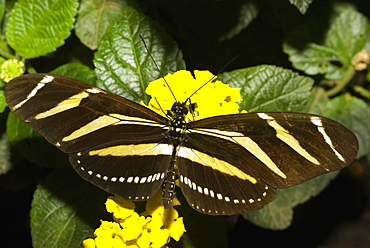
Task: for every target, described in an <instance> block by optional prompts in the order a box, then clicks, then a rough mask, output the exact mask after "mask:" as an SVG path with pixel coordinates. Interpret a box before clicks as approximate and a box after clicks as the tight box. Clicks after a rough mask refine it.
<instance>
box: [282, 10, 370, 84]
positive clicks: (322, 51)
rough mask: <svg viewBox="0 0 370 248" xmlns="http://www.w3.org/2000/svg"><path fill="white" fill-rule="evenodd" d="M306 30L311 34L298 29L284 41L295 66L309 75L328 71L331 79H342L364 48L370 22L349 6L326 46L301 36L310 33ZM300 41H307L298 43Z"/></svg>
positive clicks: (335, 23)
mask: <svg viewBox="0 0 370 248" xmlns="http://www.w3.org/2000/svg"><path fill="white" fill-rule="evenodd" d="M349 23H350V25H348V24H349ZM300 28H301V27H300ZM301 29H302V28H301ZM304 32H306V33H307V31H304V30H298V29H296V30H295V31H294V32H292V33H291V35H290V37H288V39H287V40H286V41H285V42H284V44H283V49H284V52H285V53H287V54H288V55H289V60H290V61H291V62H292V63H293V66H294V67H295V68H297V69H299V70H302V71H304V72H305V73H307V74H309V75H317V74H324V75H325V78H327V79H332V80H338V79H342V78H343V77H345V75H346V73H347V71H348V70H349V69H350V67H351V66H352V65H351V60H352V57H353V56H354V55H355V54H356V53H357V52H359V51H360V50H361V49H362V48H364V46H365V44H366V38H367V37H368V36H369V34H370V25H369V22H368V20H367V18H366V17H365V16H363V15H362V14H360V13H359V12H357V11H355V10H353V9H348V10H344V11H342V12H341V13H340V15H339V16H338V17H337V18H336V19H335V21H334V22H333V24H332V25H331V27H330V29H329V31H328V33H327V35H326V41H325V42H324V45H319V44H315V43H307V42H308V41H307V39H306V40H305V41H304V40H303V39H302V38H301V37H300V36H304V37H306V36H307V34H305V33H304ZM306 38H307V37H306ZM294 40H295V42H292V41H294ZM297 41H301V42H305V43H302V44H298V43H299V42H297Z"/></svg>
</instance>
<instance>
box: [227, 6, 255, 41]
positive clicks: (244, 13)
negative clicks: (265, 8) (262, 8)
mask: <svg viewBox="0 0 370 248" xmlns="http://www.w3.org/2000/svg"><path fill="white" fill-rule="evenodd" d="M258 12H259V9H258V6H257V3H256V2H253V1H251V2H245V3H243V4H242V5H241V6H240V9H239V18H238V22H237V23H236V24H235V25H234V26H233V28H232V29H231V30H229V32H228V33H226V34H225V35H223V36H222V37H220V40H227V39H231V38H233V37H234V36H236V35H237V34H239V33H240V32H241V31H242V30H243V29H245V28H246V27H248V26H249V24H251V23H252V21H253V20H254V19H255V18H256V17H257V15H258Z"/></svg>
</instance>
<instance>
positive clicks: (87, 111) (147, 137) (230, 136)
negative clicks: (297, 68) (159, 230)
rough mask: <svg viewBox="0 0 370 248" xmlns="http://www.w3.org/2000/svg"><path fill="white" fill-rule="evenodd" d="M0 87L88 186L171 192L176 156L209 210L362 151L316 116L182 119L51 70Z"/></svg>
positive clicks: (254, 197) (132, 195)
mask: <svg viewBox="0 0 370 248" xmlns="http://www.w3.org/2000/svg"><path fill="white" fill-rule="evenodd" d="M5 96H6V100H7V102H8V105H9V107H10V109H11V110H12V112H14V114H15V115H16V116H18V117H19V118H20V119H21V120H23V121H25V122H27V123H28V124H30V125H31V126H32V127H33V128H34V129H35V130H37V131H38V132H40V133H41V134H42V135H43V136H44V137H45V138H46V139H47V140H48V141H49V142H50V143H52V144H54V145H55V146H56V147H58V148H59V149H61V150H62V151H64V152H66V153H69V154H70V162H71V164H72V166H73V167H74V168H75V169H76V171H77V172H78V173H79V174H80V175H81V177H83V178H84V179H86V180H88V181H90V182H91V183H93V184H94V185H96V186H98V187H100V188H102V189H104V190H106V191H108V192H110V193H112V194H117V195H120V196H122V197H124V198H126V199H130V200H134V201H141V200H147V199H149V198H151V197H152V196H153V195H154V194H155V192H156V191H158V190H159V188H160V186H161V185H162V184H163V183H164V182H165V184H166V183H167V186H166V187H163V188H164V195H167V196H168V195H171V192H168V191H167V192H165V191H166V190H167V188H168V185H171V183H173V180H174V179H173V178H172V177H170V178H168V177H167V175H169V174H167V172H169V171H170V172H171V171H174V169H173V166H175V163H176V167H174V168H177V171H178V178H179V181H180V185H181V190H182V192H183V194H184V196H185V198H186V199H187V201H188V202H189V204H190V205H191V206H192V207H193V208H194V209H196V210H197V211H199V212H202V213H206V214H211V215H219V214H226V215H230V214H236V213H244V212H247V211H250V210H256V209H260V208H262V207H263V206H265V205H266V204H267V203H269V202H271V201H272V200H273V199H274V197H275V195H276V188H286V187H290V186H293V185H296V184H299V183H302V182H304V181H307V180H309V179H310V178H313V177H316V176H318V175H321V174H324V173H327V172H330V171H334V170H338V169H340V168H343V167H345V166H347V165H348V164H349V163H350V162H351V161H352V160H353V159H354V158H355V156H356V154H357V150H358V143H357V139H356V137H355V136H354V134H353V133H352V132H351V131H349V130H348V129H347V128H345V127H344V126H342V125H341V124H339V123H337V122H335V121H332V120H330V119H327V118H324V117H321V116H316V115H311V114H301V113H248V114H237V115H226V116H218V117H211V118H207V119H203V120H199V121H194V122H190V123H186V122H185V120H184V115H185V113H181V112H179V113H175V114H174V113H172V114H171V115H168V118H165V117H162V116H160V115H158V114H156V113H154V112H153V111H151V110H149V109H147V108H146V107H144V106H141V105H140V104H137V103H134V102H132V101H130V100H127V99H125V98H122V97H119V96H117V95H114V94H112V93H109V92H106V91H104V90H101V89H98V88H95V87H92V86H90V85H87V84H84V83H82V82H79V81H76V80H73V79H69V78H65V77H61V76H55V75H50V74H30V75H25V76H21V77H18V78H16V79H13V80H12V81H11V82H9V83H8V85H7V86H6V88H5ZM176 104H177V105H176V106H177V107H179V108H178V109H180V110H181V109H185V108H184V104H181V103H176ZM170 174H171V173H170ZM168 179H170V181H169V183H170V184H168V181H167V180H168ZM171 180H172V182H171ZM164 199H165V197H164ZM170 200H171V199H170Z"/></svg>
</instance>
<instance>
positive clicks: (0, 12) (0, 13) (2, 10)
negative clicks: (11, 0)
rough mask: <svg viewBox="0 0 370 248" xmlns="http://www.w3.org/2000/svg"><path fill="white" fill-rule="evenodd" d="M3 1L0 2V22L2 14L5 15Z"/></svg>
mask: <svg viewBox="0 0 370 248" xmlns="http://www.w3.org/2000/svg"><path fill="white" fill-rule="evenodd" d="M5 3H6V1H5V0H0V20H3V17H4V13H5V6H6V4H5Z"/></svg>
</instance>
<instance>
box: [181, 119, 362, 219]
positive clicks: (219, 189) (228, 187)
mask: <svg viewBox="0 0 370 248" xmlns="http://www.w3.org/2000/svg"><path fill="white" fill-rule="evenodd" d="M188 128H189V130H188V132H187V134H186V139H185V140H186V142H184V144H183V146H182V147H181V148H180V149H179V153H178V156H179V157H180V158H179V159H178V163H179V175H180V179H181V177H182V178H183V180H180V182H181V188H182V191H183V192H184V195H185V197H186V198H187V200H188V202H189V203H190V204H191V205H193V207H194V208H195V209H197V210H198V211H201V212H202V211H203V212H209V214H219V213H226V214H233V213H240V212H243V211H244V212H247V211H249V210H254V209H259V208H261V207H263V206H264V205H266V204H267V203H269V202H271V201H272V200H273V198H274V196H275V188H287V187H290V186H293V185H296V184H299V183H302V182H304V181H307V180H309V179H310V178H313V177H316V176H319V175H321V174H324V173H327V172H330V171H334V170H338V169H341V168H343V167H345V166H347V165H348V164H349V163H350V162H351V161H352V160H353V159H354V158H355V156H356V154H357V150H358V143H357V139H356V137H355V136H354V134H353V133H352V132H351V131H349V130H348V129H347V128H346V127H344V126H342V125H341V124H339V123H337V122H335V121H333V120H330V119H328V118H325V117H321V116H316V115H310V114H300V113H249V114H239V115H228V116H220V117H212V118H207V119H203V120H200V121H196V122H192V123H189V126H188ZM185 178H186V179H185ZM198 186H199V187H198ZM204 189H206V190H204ZM211 189H212V190H213V194H211V193H210V190H211ZM243 202H245V204H243ZM236 203H237V204H236ZM240 210H243V211H240Z"/></svg>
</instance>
